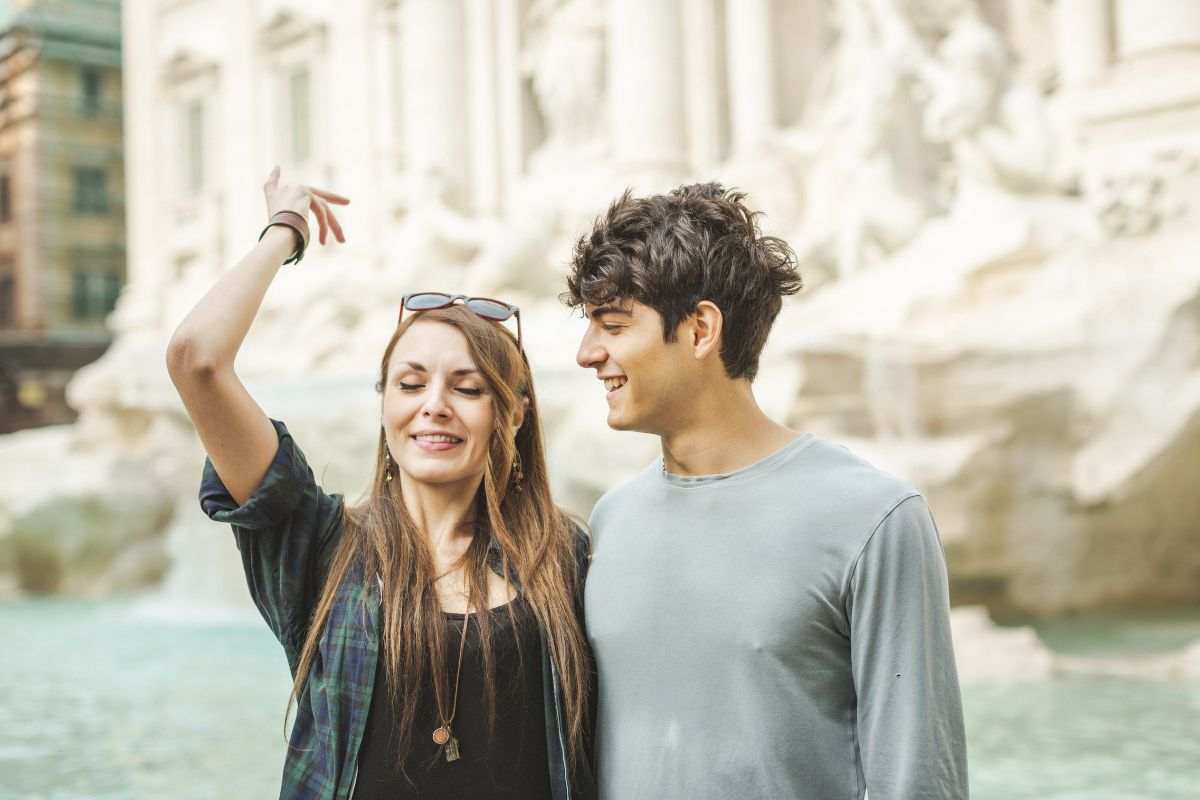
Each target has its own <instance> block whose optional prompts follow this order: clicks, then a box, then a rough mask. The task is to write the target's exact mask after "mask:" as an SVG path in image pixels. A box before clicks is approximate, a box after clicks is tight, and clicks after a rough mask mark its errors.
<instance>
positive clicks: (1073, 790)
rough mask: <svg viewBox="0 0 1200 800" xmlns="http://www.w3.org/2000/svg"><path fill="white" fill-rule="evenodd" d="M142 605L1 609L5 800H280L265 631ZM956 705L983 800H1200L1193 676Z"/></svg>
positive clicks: (10, 605) (1100, 647)
mask: <svg viewBox="0 0 1200 800" xmlns="http://www.w3.org/2000/svg"><path fill="white" fill-rule="evenodd" d="M137 608H138V604H137V603H136V602H135V601H107V602H103V603H85V602H73V601H63V600H39V601H32V600H31V601H14V602H7V603H0V631H2V632H3V634H4V636H3V643H4V649H3V651H2V652H3V655H2V656H0V798H5V800H7V798H22V799H23V800H24V799H25V798H28V799H29V800H34V799H35V798H36V799H39V800H43V799H44V800H51V799H52V800H68V799H71V800H74V799H75V798H135V799H138V800H140V799H141V798H178V799H179V800H187V799H189V798H197V800H199V799H200V798H203V799H204V800H211V798H218V797H220V798H226V797H229V798H234V797H236V798H260V797H274V796H276V795H277V794H278V790H279V771H280V767H281V765H282V760H283V750H284V742H283V712H284V707H285V704H286V702H287V693H288V686H289V682H288V675H287V664H286V663H285V661H284V659H283V654H282V651H281V650H280V649H279V647H278V645H277V644H276V643H275V641H274V639H272V637H271V635H270V633H269V632H268V631H267V630H266V628H265V627H264V626H263V625H262V624H261V623H259V624H244V623H228V622H226V623H221V624H183V623H173V622H166V621H161V620H156V619H153V618H147V617H145V616H144V615H142V614H140V613H138V611H137ZM1163 625H1165V626H1166V628H1168V629H1169V630H1170V632H1171V633H1172V634H1174V635H1178V636H1181V637H1182V636H1191V635H1193V634H1195V633H1197V632H1198V631H1200V629H1198V628H1197V624H1196V620H1195V618H1194V617H1193V618H1190V619H1189V620H1184V621H1182V622H1179V621H1178V620H1175V621H1168V622H1167V623H1161V624H1159V626H1158V628H1156V627H1155V622H1154V620H1151V619H1144V620H1141V621H1138V622H1137V624H1136V625H1130V624H1126V623H1122V622H1121V621H1120V620H1108V621H1104V620H1101V621H1097V620H1096V619H1087V620H1080V621H1078V623H1077V624H1073V623H1072V622H1070V621H1063V622H1057V623H1054V625H1053V626H1050V627H1049V628H1047V629H1046V631H1047V632H1048V636H1047V638H1048V639H1049V640H1051V641H1052V642H1054V641H1055V639H1058V640H1061V641H1063V642H1069V643H1070V645H1071V646H1070V647H1069V648H1068V649H1070V650H1073V651H1076V652H1079V651H1081V650H1086V651H1087V652H1091V653H1105V654H1111V653H1113V652H1114V651H1117V650H1120V649H1121V647H1122V646H1123V645H1124V644H1127V643H1128V639H1129V637H1130V636H1131V634H1130V633H1129V630H1130V629H1131V628H1133V627H1137V628H1140V629H1147V630H1160V631H1161V630H1163ZM1054 626H1057V627H1054ZM1134 638H1135V639H1136V638H1137V637H1134ZM1169 638H1170V637H1169ZM1085 640H1086V642H1087V643H1088V644H1086V645H1085V644H1084V642H1085ZM1160 643H1161V638H1158V639H1156V640H1155V642H1154V644H1160ZM1151 649H1157V648H1156V647H1152V648H1151ZM963 699H964V703H965V707H966V716H967V733H968V740H969V758H970V766H971V796H972V798H974V800H1034V799H1035V798H1036V800H1176V799H1178V800H1183V799H1184V798H1187V799H1188V800H1193V799H1194V798H1197V797H1200V682H1195V683H1157V682H1140V681H1129V680H1094V679H1093V680H1086V679H1069V680H1067V679H1060V680H1056V681H1052V682H1043V683H1037V684H1027V685H1018V686H1003V687H1000V686H967V687H965V689H964V695H963Z"/></svg>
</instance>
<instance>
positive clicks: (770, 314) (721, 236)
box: [561, 183, 803, 380]
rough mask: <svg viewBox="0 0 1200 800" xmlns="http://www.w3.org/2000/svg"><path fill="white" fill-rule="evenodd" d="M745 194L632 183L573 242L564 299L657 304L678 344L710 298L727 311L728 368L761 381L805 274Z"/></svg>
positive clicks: (715, 186) (666, 334)
mask: <svg viewBox="0 0 1200 800" xmlns="http://www.w3.org/2000/svg"><path fill="white" fill-rule="evenodd" d="M745 198H746V195H745V193H744V192H739V191H735V190H729V189H726V188H725V187H724V186H722V185H720V184H719V183H696V184H691V185H688V186H680V187H679V188H678V189H675V190H674V191H672V192H671V193H670V194H657V195H652V196H650V197H634V196H633V195H632V193H631V192H630V191H629V190H626V191H625V193H624V194H622V195H621V197H620V198H618V199H617V200H616V202H614V203H613V204H612V205H611V206H609V208H608V211H607V212H606V213H605V214H603V215H602V216H600V217H598V218H597V219H596V222H595V224H594V225H593V227H592V231H591V233H589V234H586V235H584V236H582V237H580V239H579V241H578V242H577V243H576V245H575V251H574V253H573V256H572V259H571V265H570V272H569V274H568V276H567V291H566V292H564V293H563V294H562V295H561V298H562V301H563V302H564V303H566V304H567V305H569V306H571V307H572V308H579V307H580V306H582V305H583V304H584V303H591V304H593V305H608V304H610V303H613V302H619V301H622V300H636V301H637V302H639V303H642V304H644V305H647V306H649V307H650V308H653V309H654V310H655V311H657V312H658V314H659V315H660V316H661V317H662V321H663V340H664V341H667V342H671V341H674V340H675V332H676V329H677V328H678V327H679V323H680V322H682V321H683V320H685V319H687V318H688V317H689V316H690V315H691V314H692V313H693V312H694V311H695V310H696V306H697V304H699V303H700V302H701V301H702V300H708V301H710V302H712V303H713V304H715V305H716V306H717V307H718V308H719V309H721V314H722V316H723V317H724V325H723V333H722V338H721V361H722V363H723V364H724V365H725V372H726V373H727V374H728V375H729V377H730V378H746V379H747V380H754V377H755V376H756V375H757V374H758V359H759V356H760V355H761V353H762V350H763V347H764V346H765V345H766V342H767V334H768V333H770V331H771V326H772V325H773V324H774V322H775V318H776V317H777V316H779V310H780V309H781V308H782V307H783V296H784V295H790V294H795V293H796V292H798V291H800V288H801V287H802V285H803V282H802V281H801V278H800V273H799V271H798V270H797V267H796V254H795V253H794V252H793V251H792V248H791V247H789V246H788V244H787V242H785V241H783V240H782V239H779V238H776V237H774V236H763V235H762V233H761V232H760V231H759V229H758V222H757V217H758V212H754V211H751V210H750V209H749V208H748V207H747V206H746V204H745V203H744V200H745Z"/></svg>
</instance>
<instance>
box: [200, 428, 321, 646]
mask: <svg viewBox="0 0 1200 800" xmlns="http://www.w3.org/2000/svg"><path fill="white" fill-rule="evenodd" d="M271 424H272V425H274V426H275V432H276V433H277V434H278V435H279V445H278V448H277V449H276V451H275V457H274V459H273V460H272V461H271V465H270V466H269V467H268V468H267V472H266V474H265V475H264V476H263V479H262V482H261V483H260V484H259V486H258V488H257V489H256V490H255V491H254V493H253V494H252V495H251V496H250V497H249V499H247V500H246V502H245V503H244V504H242V505H241V506H239V505H238V504H237V501H236V500H234V499H233V497H232V496H231V495H230V494H229V490H228V489H226V488H225V484H224V483H223V482H222V481H221V478H220V476H219V475H217V471H216V469H215V468H214V467H213V463H212V460H211V459H208V458H206V459H205V461H204V475H203V477H202V478H201V482H200V507H201V508H202V509H203V510H204V513H205V514H207V515H208V516H209V518H210V519H212V520H214V521H216V522H225V523H229V524H230V525H231V526H232V527H233V535H234V539H235V540H236V541H237V546H238V550H239V551H240V552H241V556H242V567H243V569H244V571H245V573H246V584H247V586H248V587H249V589H250V595H251V597H252V598H253V600H254V604H255V605H256V606H257V607H258V610H259V612H260V613H261V614H262V616H263V619H265V620H266V622H267V625H268V626H270V628H271V631H272V632H273V633H274V634H275V636H276V638H277V639H279V641H280V643H281V644H282V645H283V646H284V650H285V651H286V652H287V657H288V663H289V665H290V666H291V667H292V668H293V670H294V669H295V667H296V662H297V660H298V657H299V651H300V648H301V647H302V646H303V644H304V638H305V635H306V634H307V631H308V621H309V618H310V617H311V614H312V609H313V608H314V607H315V605H316V601H317V598H318V597H319V595H320V590H321V587H322V584H323V582H324V576H325V574H326V573H327V571H328V566H329V561H330V559H331V557H332V554H333V547H334V545H335V544H336V541H337V538H338V536H339V535H340V533H341V530H342V506H343V500H342V496H341V495H329V494H326V493H325V492H324V491H322V489H321V487H320V486H319V485H318V484H317V481H316V479H315V478H314V477H313V473H312V470H311V469H310V468H309V466H308V462H307V461H306V460H305V458H304V453H303V452H301V450H300V448H299V447H298V446H297V445H296V442H295V440H294V439H292V435H291V434H290V433H289V432H288V429H287V426H286V425H284V424H283V423H282V422H280V421H278V420H274V419H273V420H271Z"/></svg>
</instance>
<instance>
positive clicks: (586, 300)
mask: <svg viewBox="0 0 1200 800" xmlns="http://www.w3.org/2000/svg"><path fill="white" fill-rule="evenodd" d="M743 197H744V196H743V195H742V194H739V193H736V192H730V191H726V190H725V189H723V188H722V187H721V186H719V185H716V184H705V185H694V186H685V187H682V188H680V189H677V190H676V191H674V192H672V193H671V194H669V195H657V196H653V197H645V198H634V197H631V196H630V195H629V193H626V194H625V196H623V197H622V198H620V199H619V200H618V201H617V202H616V203H614V204H613V205H612V206H611V207H610V208H609V210H608V212H607V214H605V215H604V216H603V217H601V218H599V219H598V220H597V222H596V225H595V227H594V229H593V230H592V231H591V233H590V234H589V235H587V236H585V237H583V238H582V239H580V241H579V243H578V245H577V246H576V249H575V253H574V258H573V263H572V265H571V272H570V275H569V277H568V290H567V292H566V294H565V295H564V299H565V300H566V301H567V302H568V303H569V304H571V305H573V306H576V307H582V308H583V309H584V312H585V313H586V315H587V318H588V328H587V332H586V334H585V335H584V337H583V341H582V343H581V344H580V347H579V353H578V357H577V358H578V361H579V364H580V366H582V367H585V368H587V369H594V370H595V371H596V376H597V378H599V379H600V380H602V381H603V382H604V390H605V391H606V392H607V398H608V408H609V412H608V424H609V425H610V426H611V427H613V428H616V429H618V430H637V431H645V432H648V433H654V434H657V435H658V436H659V437H661V440H662V459H661V460H659V461H656V462H655V463H654V464H652V465H651V466H649V467H648V468H646V469H645V470H643V471H642V472H641V473H640V474H638V475H637V476H635V477H634V478H633V479H631V480H630V481H628V482H627V483H625V484H624V485H622V486H620V487H618V488H616V489H614V490H613V491H611V492H609V493H608V494H607V495H605V496H604V497H603V498H602V499H601V500H600V502H599V503H597V505H596V508H595V511H594V512H593V514H592V521H591V522H592V541H593V552H594V554H593V558H592V565H591V569H590V572H589V576H588V582H587V588H586V594H585V597H586V605H587V612H586V620H587V628H588V635H589V637H590V638H591V640H592V646H593V648H594V650H595V655H596V661H597V667H598V669H599V674H600V681H599V684H600V696H599V717H598V727H597V738H598V741H597V745H598V750H597V757H596V760H597V768H598V771H599V772H598V774H599V778H600V784H601V797H602V798H603V799H604V800H638V799H639V798H655V800H728V798H738V799H739V800H783V799H784V798H805V799H811V800H832V798H862V797H863V796H864V793H866V792H869V794H870V800H916V798H921V799H922V800H934V799H935V798H936V799H937V800H941V799H942V798H947V799H949V798H954V800H959V799H960V798H965V797H967V767H966V749H965V743H964V735H963V722H962V709H961V703H960V698H959V688H958V677H957V673H956V671H955V665H954V653H953V648H952V645H951V640H950V624H949V598H948V593H947V580H946V568H945V562H944V559H943V555H942V550H941V544H940V541H939V539H938V534H937V530H936V528H935V527H934V523H933V520H932V519H931V517H930V515H929V511H928V509H927V507H926V504H925V501H924V499H923V498H922V497H921V495H920V494H918V493H917V491H916V490H915V489H913V488H912V487H911V486H909V485H908V484H906V483H904V482H903V481H900V480H897V479H896V478H894V477H892V476H890V475H887V474H885V473H883V472H880V471H879V470H877V469H875V468H874V467H872V466H871V465H869V464H867V463H866V462H864V461H862V460H861V459H858V458H856V457H855V456H853V455H851V454H850V453H849V452H847V451H846V450H845V449H843V448H842V447H840V446H838V445H835V444H832V443H830V442H827V441H824V440H822V439H819V438H816V437H814V436H812V435H810V434H804V433H797V432H795V431H792V430H789V429H787V428H785V427H783V426H782V425H779V424H777V423H776V422H774V421H772V420H771V419H769V418H768V417H767V416H766V415H765V414H764V413H763V412H762V410H761V409H759V407H758V405H757V403H756V402H755V400H754V394H753V392H752V390H751V382H752V381H753V380H754V377H755V373H756V372H757V369H758V359H759V354H760V353H761V352H762V349H763V345H764V344H765V342H766V339H767V334H768V332H769V331H770V328H771V325H772V323H773V322H774V321H775V318H776V316H777V315H778V314H779V310H780V307H781V305H782V297H783V296H784V295H788V294H793V293H795V292H796V291H798V290H799V288H800V276H799V275H798V273H797V272H796V268H795V260H794V257H793V255H792V252H791V250H790V248H789V247H788V246H787V245H786V244H785V243H784V242H783V241H781V240H779V239H775V238H772V237H767V236H762V235H761V234H760V233H759V231H758V228H757V225H756V223H755V218H754V215H753V214H752V213H751V212H750V211H749V210H748V209H747V208H746V206H745V205H744V203H743Z"/></svg>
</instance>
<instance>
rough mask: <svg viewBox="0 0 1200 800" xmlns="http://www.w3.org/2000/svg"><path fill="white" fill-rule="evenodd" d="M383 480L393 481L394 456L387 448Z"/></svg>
mask: <svg viewBox="0 0 1200 800" xmlns="http://www.w3.org/2000/svg"><path fill="white" fill-rule="evenodd" d="M383 479H384V480H385V481H390V480H391V479H392V454H391V452H390V451H389V450H387V449H386V448H385V449H384V451H383Z"/></svg>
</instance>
